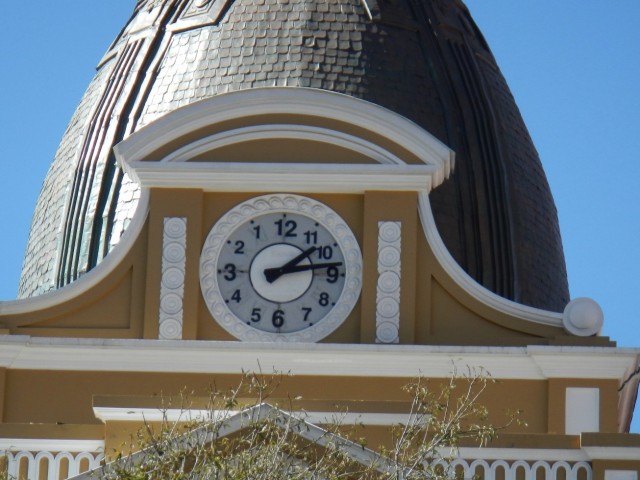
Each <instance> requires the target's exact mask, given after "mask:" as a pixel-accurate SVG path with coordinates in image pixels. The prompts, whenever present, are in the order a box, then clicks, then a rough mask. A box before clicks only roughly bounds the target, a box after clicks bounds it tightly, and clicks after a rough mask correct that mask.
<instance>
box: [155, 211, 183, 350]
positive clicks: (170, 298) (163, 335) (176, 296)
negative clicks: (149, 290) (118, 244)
mask: <svg viewBox="0 0 640 480" xmlns="http://www.w3.org/2000/svg"><path fill="white" fill-rule="evenodd" d="M186 262H187V219H186V217H165V219H164V231H163V237H162V278H161V282H160V306H159V310H160V311H159V316H158V323H159V329H158V332H159V338H160V340H180V339H181V338H182V320H183V318H182V316H183V310H184V305H183V300H184V279H185V268H186Z"/></svg>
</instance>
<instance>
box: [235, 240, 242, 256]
mask: <svg viewBox="0 0 640 480" xmlns="http://www.w3.org/2000/svg"><path fill="white" fill-rule="evenodd" d="M235 245H236V249H235V250H234V251H233V253H237V254H238V255H243V254H244V242H243V241H242V240H238V241H237V242H236V243H235Z"/></svg>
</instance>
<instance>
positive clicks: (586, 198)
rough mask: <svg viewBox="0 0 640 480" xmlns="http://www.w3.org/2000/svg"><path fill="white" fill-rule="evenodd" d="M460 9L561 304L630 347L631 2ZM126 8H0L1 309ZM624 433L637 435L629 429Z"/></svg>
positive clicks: (633, 211) (638, 127)
mask: <svg viewBox="0 0 640 480" xmlns="http://www.w3.org/2000/svg"><path fill="white" fill-rule="evenodd" d="M466 3H467V5H468V6H469V9H470V10H471V13H472V15H473V16H474V18H475V20H476V22H477V23H478V25H479V26H480V29H481V30H482V31H483V33H484V35H485V37H486V38H487V41H488V43H489V45H490V46H491V48H492V50H493V53H494V55H495V56H496V58H497V60H498V64H499V65H500V67H501V69H502V71H503V73H504V75H505V77H506V78H507V82H508V83H509V85H510V87H511V90H512V92H513V94H514V96H515V98H516V101H517V103H518V105H519V106H520V109H521V111H522V114H523V116H524V118H525V121H526V123H527V125H528V127H529V130H530V132H531V135H532V137H533V140H534V142H535V144H536V146H537V148H538V151H539V153H540V157H541V159H542V162H543V165H544V167H545V170H546V172H547V176H548V178H549V182H550V184H551V189H552V191H553V193H554V197H555V200H556V205H557V207H558V211H559V215H560V226H561V229H562V237H563V241H564V250H565V256H566V260H567V268H568V271H569V282H570V288H571V295H572V297H573V298H575V297H580V296H589V297H592V298H594V299H595V300H597V301H598V302H599V303H600V304H601V305H602V307H603V310H604V312H605V325H604V332H603V333H604V334H605V335H609V336H611V337H612V338H613V339H615V340H617V341H618V344H619V345H620V346H628V347H640V312H639V311H638V310H639V309H638V303H639V302H638V300H639V299H640V288H639V287H640V248H639V243H640V242H639V241H638V239H639V238H640V188H639V187H638V182H639V180H640V87H639V85H640V80H639V79H640V28H638V25H640V1H638V0H616V1H615V2H602V1H596V0H529V1H516V0H468V1H467V2H466ZM133 5H134V1H133V0H64V1H62V2H55V1H49V0H36V1H35V2H25V1H22V2H19V1H11V2H4V4H3V13H2V16H3V26H2V29H0V45H1V47H0V59H1V62H2V64H1V65H2V66H1V68H2V71H1V75H0V95H1V103H0V105H1V106H0V126H1V128H0V162H2V167H3V173H2V174H0V222H2V234H1V235H0V252H1V253H0V299H2V300H9V299H12V298H15V294H16V289H17V283H18V279H19V275H20V267H21V263H22V256H23V253H24V248H25V245H26V242H27V236H28V231H29V227H30V222H31V214H32V212H33V208H34V206H35V202H36V199H37V196H38V192H39V189H40V185H41V183H42V181H43V179H44V177H45V175H46V172H47V169H48V167H49V164H50V163H51V161H52V159H53V155H54V153H55V150H56V147H57V145H58V142H59V140H60V138H61V137H62V134H63V132H64V130H65V128H66V126H67V123H68V121H69V119H70V118H71V115H72V113H73V110H74V109H75V107H76V105H77V103H78V101H79V100H80V97H81V95H82V93H83V92H84V90H85V88H86V87H87V85H88V83H89V80H90V79H91V77H92V76H93V73H94V67H95V65H96V64H97V63H98V61H99V60H100V58H101V56H102V55H103V53H104V52H105V51H106V49H107V47H108V45H109V44H110V42H111V40H112V39H113V38H114V37H115V35H116V34H117V33H118V31H119V29H120V27H121V26H122V25H123V24H124V22H125V20H126V19H127V18H128V16H129V14H130V12H131V10H132V8H133ZM634 302H636V303H634ZM636 417H640V413H639V414H638V415H636ZM633 430H634V431H636V432H638V431H640V418H636V419H635V422H634V427H633Z"/></svg>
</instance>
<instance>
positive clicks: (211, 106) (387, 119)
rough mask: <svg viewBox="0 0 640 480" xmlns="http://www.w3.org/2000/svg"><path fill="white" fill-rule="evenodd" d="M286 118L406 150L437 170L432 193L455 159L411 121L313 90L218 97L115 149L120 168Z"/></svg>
mask: <svg viewBox="0 0 640 480" xmlns="http://www.w3.org/2000/svg"><path fill="white" fill-rule="evenodd" d="M270 114H285V115H298V116H300V117H318V118H323V119H329V120H337V121H340V122H344V123H347V124H349V125H351V126H354V127H358V128H362V129H365V130H368V131H370V132H373V133H375V134H376V135H379V136H382V137H383V138H385V139H386V140H388V141H391V142H392V143H394V144H397V145H399V146H401V147H402V148H404V149H406V150H408V151H409V152H410V153H412V154H413V155H415V156H417V157H418V158H420V159H421V160H422V161H423V162H424V163H425V164H428V165H435V166H436V167H437V169H436V172H434V177H433V187H434V188H435V187H436V186H438V185H440V184H441V183H442V182H443V181H444V180H445V179H446V178H448V177H449V175H450V173H451V171H452V169H453V164H454V153H453V151H452V150H451V149H449V148H448V147H447V146H446V145H444V144H443V143H442V142H440V141H439V140H438V139H437V138H435V137H434V136H433V135H431V134H430V133H428V132H427V131H425V130H424V129H423V128H421V127H420V126H418V125H416V124H415V123H413V122H411V121H410V120H408V119H407V118H405V117H403V116H401V115H399V114H397V113H394V112H392V111H390V110H388V109H386V108H383V107H381V106H379V105H375V104H373V103H369V102H366V101H364V100H360V99H357V98H354V97H351V96H349V95H344V94H339V93H334V92H329V91H325V90H319V89H313V88H298V87H266V88H253V89H249V90H240V91H235V92H229V93H225V94H221V95H216V96H215V97H212V98H210V99H207V100H203V101H201V102H196V103H193V104H191V105H187V106H185V107H182V108H179V109H177V110H175V111H173V112H171V113H168V114H167V115H165V116H163V117H161V118H159V119H157V120H155V121H154V122H152V123H151V124H149V125H147V126H145V127H143V128H142V129H140V130H138V131H137V132H135V133H134V134H132V135H131V136H129V137H128V138H127V139H125V140H124V141H122V142H121V143H120V144H118V145H116V146H115V147H114V152H115V155H116V158H117V160H118V162H119V164H120V165H122V166H124V165H125V164H126V163H131V162H134V161H138V160H142V159H144V158H146V157H147V156H149V155H150V154H152V153H153V152H154V151H156V150H158V149H160V148H162V147H164V146H166V145H169V144H170V143H171V142H173V141H174V140H176V139H178V138H180V137H182V136H184V135H186V134H188V133H190V132H194V131H197V130H199V129H202V128H205V127H208V126H211V125H216V124H220V123H222V122H227V121H231V120H236V119H241V118H248V117H253V116H259V115H270Z"/></svg>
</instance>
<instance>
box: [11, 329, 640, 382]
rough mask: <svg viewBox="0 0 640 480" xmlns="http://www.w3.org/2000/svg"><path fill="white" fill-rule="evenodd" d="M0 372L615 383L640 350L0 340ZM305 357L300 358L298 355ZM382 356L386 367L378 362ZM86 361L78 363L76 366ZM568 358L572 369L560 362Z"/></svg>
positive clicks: (22, 338)
mask: <svg viewBox="0 0 640 480" xmlns="http://www.w3.org/2000/svg"><path fill="white" fill-rule="evenodd" d="M0 347H2V348H0V351H1V352H3V353H5V352H6V354H5V355H0V367H5V368H12V369H37V368H46V369H49V370H69V371H146V372H189V373H239V372H240V371H242V370H245V371H250V370H252V369H256V368H257V365H258V360H259V362H260V365H261V366H262V368H263V369H265V368H273V369H275V370H277V371H292V372H294V373H297V374H301V375H337V376H352V375H359V376H396V377H409V378H411V377H416V376H425V377H432V378H447V377H449V376H450V375H451V373H452V370H453V369H454V368H455V367H456V366H458V367H465V368H466V367H467V366H469V367H472V368H473V367H476V368H483V369H484V370H485V371H487V372H488V373H489V374H491V375H492V376H493V377H494V378H497V379H531V380H544V379H547V378H551V377H556V378H585V377H586V376H590V377H594V374H593V372H594V371H596V372H598V374H597V375H596V376H597V377H598V378H610V379H620V378H621V377H622V376H623V375H624V370H625V369H628V368H629V367H630V366H631V365H635V362H636V360H637V358H638V355H639V354H640V349H616V348H584V347H571V348H567V347H563V348H558V347H535V348H532V347H530V348H526V347H460V346H457V347H441V346H424V345H376V344H366V345H350V344H322V343H320V344H317V343H315V344H314V343H290V344H283V343H274V344H272V343H252V342H221V341H197V340H188V341H184V340H182V341H180V340H177V341H172V340H165V341H160V340H102V339H80V338H79V339H65V338H42V337H28V336H11V335H8V336H1V337H0ZM301 352H304V355H302V354H301ZM381 356H384V357H385V359H384V360H385V361H384V362H382V363H381V362H380V357H381ZM79 357H82V358H83V362H81V363H79V362H78V361H77V359H78V358H79ZM567 358H569V359H571V361H570V362H566V361H564V360H565V359H567Z"/></svg>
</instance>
